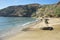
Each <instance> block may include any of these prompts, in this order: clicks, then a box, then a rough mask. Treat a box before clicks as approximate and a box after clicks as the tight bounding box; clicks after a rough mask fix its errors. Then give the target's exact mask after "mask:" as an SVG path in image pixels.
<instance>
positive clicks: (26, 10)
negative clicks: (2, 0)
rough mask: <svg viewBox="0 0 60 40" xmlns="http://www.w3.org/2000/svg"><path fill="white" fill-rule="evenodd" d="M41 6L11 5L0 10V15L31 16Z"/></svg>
mask: <svg viewBox="0 0 60 40" xmlns="http://www.w3.org/2000/svg"><path fill="white" fill-rule="evenodd" d="M39 7H40V5H39V4H29V5H19V6H10V7H7V8H4V9H2V10H0V16H4V17H20V16H21V17H31V15H32V14H33V13H35V12H36V10H37V9H38V8H39Z"/></svg>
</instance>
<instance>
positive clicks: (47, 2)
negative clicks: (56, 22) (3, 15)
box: [0, 0, 60, 9]
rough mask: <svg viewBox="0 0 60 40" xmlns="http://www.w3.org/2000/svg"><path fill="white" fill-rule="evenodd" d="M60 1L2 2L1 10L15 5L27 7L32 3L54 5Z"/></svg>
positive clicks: (8, 0) (0, 2)
mask: <svg viewBox="0 0 60 40" xmlns="http://www.w3.org/2000/svg"><path fill="white" fill-rule="evenodd" d="M58 1H60V0H0V9H3V8H5V7H8V6H13V5H25V4H32V3H38V4H42V5H43V4H54V3H57V2H58Z"/></svg>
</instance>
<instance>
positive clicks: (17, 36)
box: [6, 19, 60, 40]
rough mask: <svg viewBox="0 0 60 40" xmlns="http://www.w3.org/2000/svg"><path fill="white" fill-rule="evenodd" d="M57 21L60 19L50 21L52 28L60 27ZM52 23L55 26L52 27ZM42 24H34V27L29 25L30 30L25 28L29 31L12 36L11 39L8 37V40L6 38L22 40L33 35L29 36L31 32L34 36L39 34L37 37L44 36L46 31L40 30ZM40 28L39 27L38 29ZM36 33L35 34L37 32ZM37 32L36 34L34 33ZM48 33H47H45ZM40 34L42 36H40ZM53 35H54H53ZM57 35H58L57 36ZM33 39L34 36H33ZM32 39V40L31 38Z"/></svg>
mask: <svg viewBox="0 0 60 40" xmlns="http://www.w3.org/2000/svg"><path fill="white" fill-rule="evenodd" d="M56 20H59V19H50V21H49V22H50V26H53V27H55V26H54V25H58V24H60V21H58V22H59V23H58V24H55V23H56V22H55V21H56ZM52 22H54V23H53V24H54V25H52V24H51V23H52ZM41 24H42V22H38V23H37V24H36V25H35V24H34V25H32V26H31V25H29V26H28V28H25V29H28V31H24V30H23V31H22V32H21V33H17V34H16V35H14V36H11V37H8V38H6V39H9V40H13V39H16V40H21V39H25V38H24V37H25V36H29V35H31V34H29V32H30V33H32V34H33V35H34V34H36V33H37V32H38V33H37V34H36V35H40V34H41V33H42V32H43V33H42V34H41V35H43V34H44V31H43V30H40V29H39V28H40V26H41ZM37 26H38V27H37ZM29 29H30V31H29ZM34 30H35V31H36V32H35V31H34ZM40 31H41V33H40ZM34 32H35V33H34ZM45 32H46V31H45ZM47 32H54V31H47ZM39 33H40V34H39ZM47 34H48V33H47ZM52 34H53V33H52ZM52 34H49V35H52ZM53 35H54V34H53ZM55 35H56V34H55ZM22 36H23V37H22ZM19 37H22V38H19ZM31 37H32V36H31ZM27 39H28V37H27ZM29 39H30V38H29Z"/></svg>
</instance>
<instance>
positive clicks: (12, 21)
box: [0, 17, 36, 37]
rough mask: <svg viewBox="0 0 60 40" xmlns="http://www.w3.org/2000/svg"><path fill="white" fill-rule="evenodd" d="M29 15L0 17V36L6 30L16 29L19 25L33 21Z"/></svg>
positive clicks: (22, 25)
mask: <svg viewBox="0 0 60 40" xmlns="http://www.w3.org/2000/svg"><path fill="white" fill-rule="evenodd" d="M35 20H36V19H34V18H29V17H0V37H1V36H2V35H3V34H6V33H7V32H11V31H13V30H12V29H14V31H16V30H17V31H18V29H20V28H21V27H24V26H25V25H27V24H29V23H31V22H33V21H35Z"/></svg>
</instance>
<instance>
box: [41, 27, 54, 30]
mask: <svg viewBox="0 0 60 40" xmlns="http://www.w3.org/2000/svg"><path fill="white" fill-rule="evenodd" d="M41 29H42V30H53V27H43V28H41Z"/></svg>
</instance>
